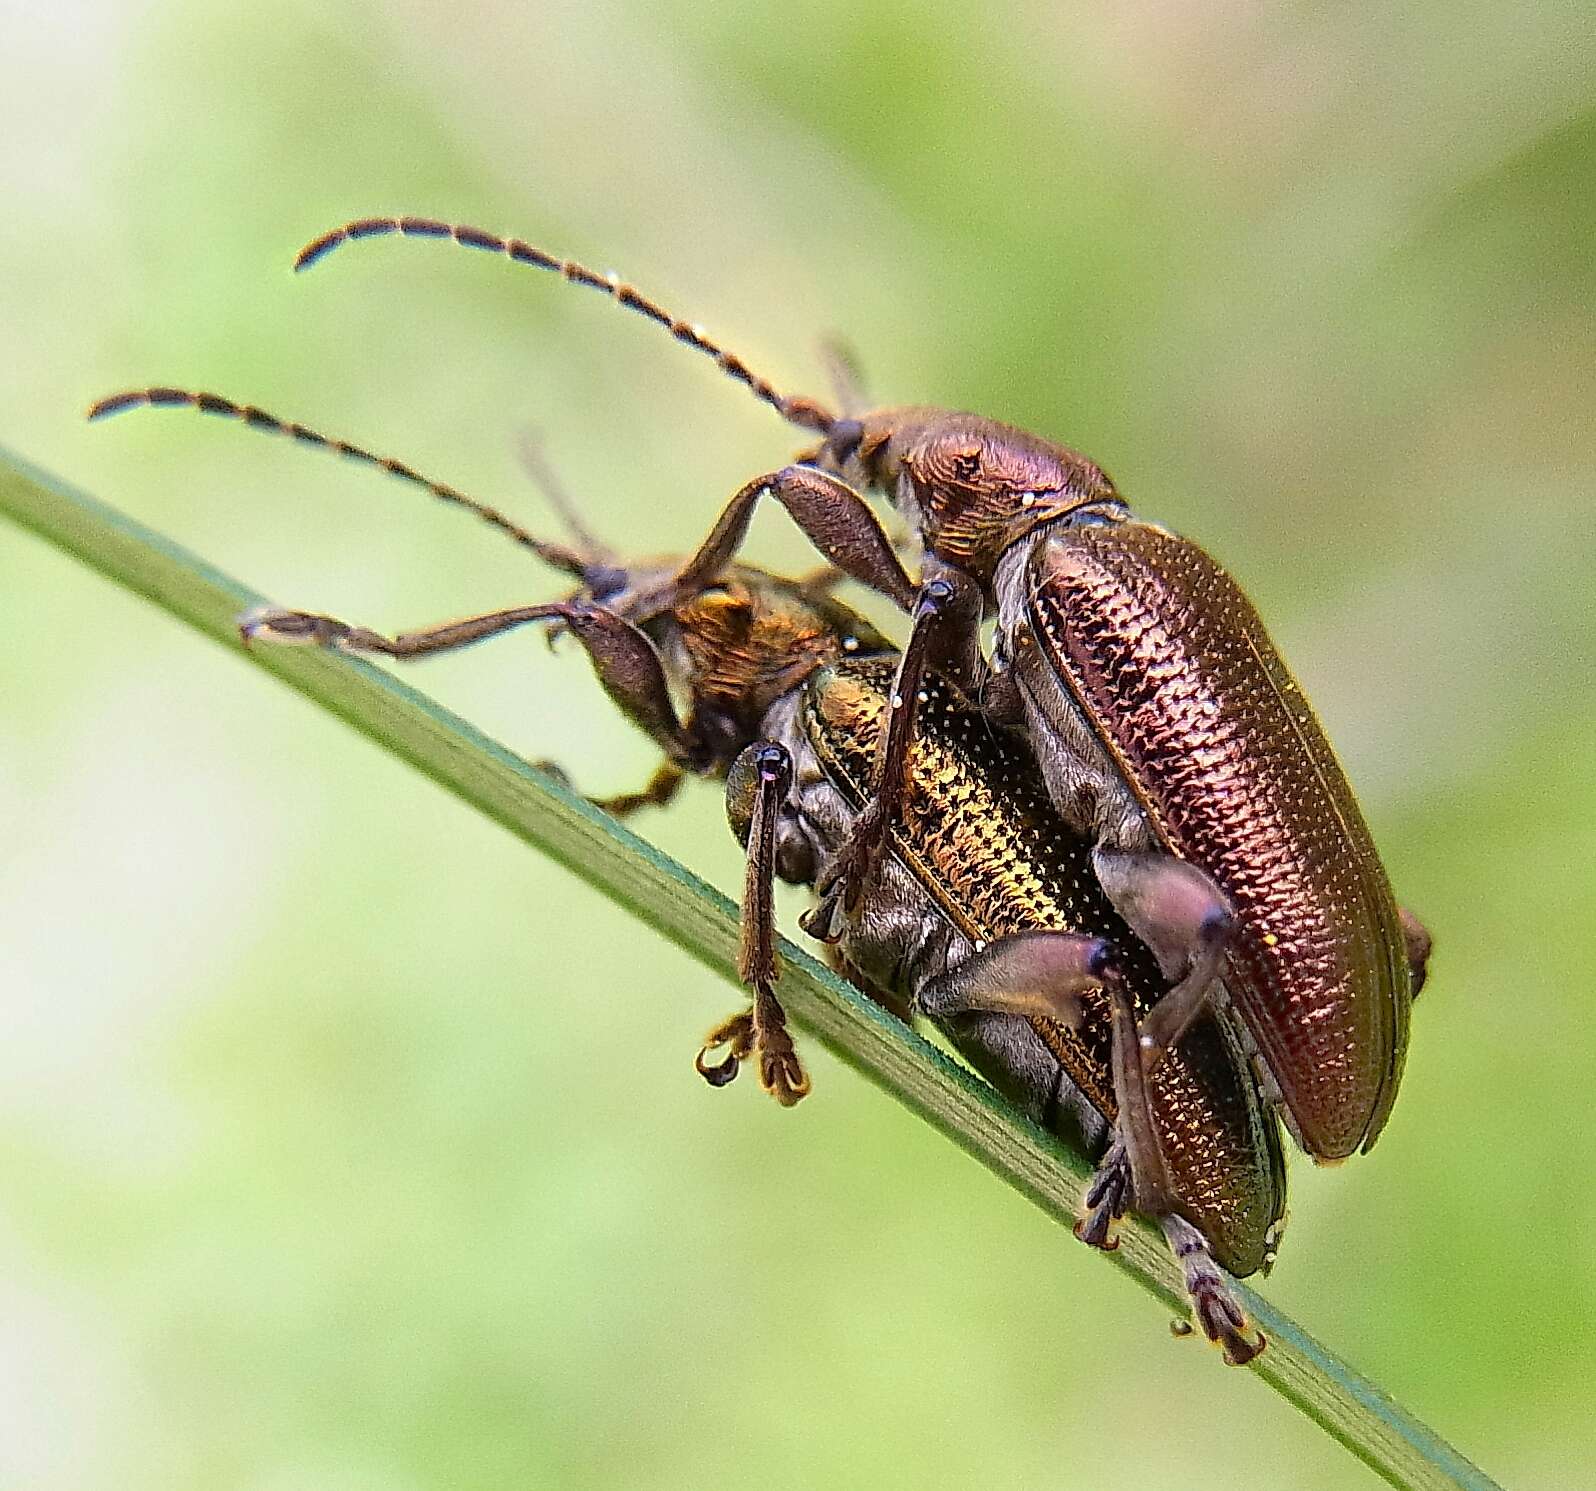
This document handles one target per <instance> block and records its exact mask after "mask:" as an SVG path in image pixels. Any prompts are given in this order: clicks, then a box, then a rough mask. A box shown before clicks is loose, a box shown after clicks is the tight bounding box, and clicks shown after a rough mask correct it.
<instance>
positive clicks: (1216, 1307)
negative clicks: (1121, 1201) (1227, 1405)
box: [1158, 1212, 1268, 1367]
mask: <svg viewBox="0 0 1596 1491" xmlns="http://www.w3.org/2000/svg"><path fill="white" fill-rule="evenodd" d="M1158 1225H1159V1226H1160V1227H1161V1228H1162V1229H1163V1232H1164V1237H1165V1239H1166V1240H1167V1242H1168V1243H1169V1251H1170V1252H1171V1253H1173V1254H1174V1255H1175V1261H1176V1262H1177V1263H1178V1264H1179V1265H1180V1272H1181V1279H1182V1282H1183V1283H1184V1284H1185V1286H1186V1297H1187V1298H1188V1299H1189V1300H1190V1301H1191V1308H1192V1318H1193V1319H1194V1320H1195V1321H1196V1322H1197V1325H1198V1327H1199V1328H1200V1329H1201V1330H1202V1333H1203V1334H1204V1335H1205V1336H1207V1337H1208V1339H1209V1340H1210V1341H1213V1342H1215V1343H1216V1344H1217V1345H1218V1347H1219V1349H1220V1350H1221V1351H1223V1352H1224V1354H1225V1360H1226V1361H1227V1362H1229V1363H1230V1365H1231V1366H1233V1367H1244V1366H1246V1365H1247V1363H1248V1362H1250V1361H1251V1360H1252V1359H1253V1358H1254V1357H1255V1356H1257V1355H1258V1353H1259V1352H1261V1351H1262V1350H1263V1349H1264V1347H1265V1346H1266V1345H1268V1340H1267V1338H1266V1337H1265V1336H1264V1333H1263V1332H1262V1331H1261V1330H1259V1329H1258V1327H1257V1326H1255V1325H1253V1324H1252V1323H1251V1322H1250V1321H1249V1320H1248V1319H1247V1312H1246V1311H1245V1310H1243V1309H1242V1308H1241V1305H1240V1304H1239V1303H1238V1301H1237V1299H1236V1296H1235V1295H1234V1294H1233V1293H1232V1292H1231V1288H1230V1284H1229V1281H1228V1280H1227V1279H1226V1278H1225V1275H1224V1272H1223V1271H1222V1270H1221V1269H1220V1267H1219V1265H1218V1264H1217V1263H1215V1262H1214V1257H1213V1254H1212V1253H1210V1252H1209V1251H1208V1244H1207V1243H1206V1242H1205V1241H1204V1240H1203V1235H1202V1233H1200V1232H1199V1231H1198V1230H1197V1229H1196V1228H1195V1227H1193V1226H1192V1224H1191V1223H1190V1222H1188V1221H1187V1220H1186V1219H1185V1217H1183V1216H1181V1215H1179V1214H1178V1213H1177V1212H1169V1213H1168V1214H1167V1215H1165V1216H1162V1217H1160V1218H1159V1219H1158Z"/></svg>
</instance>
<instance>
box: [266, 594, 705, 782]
mask: <svg viewBox="0 0 1596 1491" xmlns="http://www.w3.org/2000/svg"><path fill="white" fill-rule="evenodd" d="M532 621H558V622H559V623H561V625H563V626H564V627H565V628H566V629H567V630H568V631H570V632H571V633H572V635H574V636H575V638H576V640H577V641H578V642H580V643H581V644H582V646H583V648H584V649H585V650H586V652H587V655H588V659H589V661H590V662H591V663H592V664H593V671H594V672H595V673H596V674H597V675H598V681H599V684H600V685H601V686H602V687H603V689H604V692H605V693H606V694H608V695H609V696H610V698H611V700H613V701H614V703H615V705H616V707H617V708H618V709H620V711H621V712H622V713H623V714H624V715H625V716H626V717H627V718H628V719H629V720H631V721H632V722H633V724H635V725H637V726H638V727H639V728H640V729H641V730H642V731H643V732H644V733H645V734H646V735H647V736H648V737H649V738H650V739H651V740H654V741H656V742H657V743H658V744H659V745H660V746H661V748H662V749H663V750H664V751H665V754H666V756H667V757H668V758H669V759H670V761H671V763H672V764H673V765H675V766H678V767H682V768H684V769H686V770H689V771H695V772H697V771H702V770H704V769H705V768H706V767H707V766H708V765H709V764H710V762H709V756H708V751H707V749H706V747H705V746H704V744H703V742H702V741H700V740H699V738H698V735H697V733H696V732H695V731H694V730H693V729H692V728H691V727H690V726H687V725H684V724H683V723H682V722H681V720H680V719H679V718H678V717H677V714H676V706H675V704H673V703H672V702H671V693H670V686H669V684H668V683H667V682H666V679H665V668H664V665H663V664H662V663H661V662H660V657H659V653H658V652H657V651H655V648H654V644H653V643H652V642H650V641H649V639H648V638H647V636H645V635H644V634H643V632H641V631H640V630H638V628H637V627H635V626H633V625H632V623H631V622H629V621H627V620H625V619H624V618H623V617H621V616H618V615H616V613H615V612H614V611H611V610H608V609H607V608H606V607H604V606H593V605H582V604H579V603H575V602H565V601H551V602H548V603H547V604H544V605H537V606H516V607H513V608H512V609H510V610H507V611H490V612H489V613H488V614H486V615H485V616H470V617H467V618H466V619H465V620H463V621H450V622H445V623H444V624H443V625H442V626H435V627H428V628H427V629H426V630H424V631H419V632H401V633H400V634H399V635H398V636H396V637H385V636H383V635H382V634H381V633H379V632H373V631H369V630H368V629H367V628H365V627H360V626H350V625H348V624H347V623H346V622H342V621H338V620H336V619H335V618H334V617H331V616H320V615H317V614H316V613H315V612H312V611H281V610H277V609H275V608H271V607H262V608H260V609H258V610H255V611H250V612H247V613H246V614H245V615H243V616H241V617H240V618H239V622H238V630H239V635H240V636H241V637H242V638H243V641H244V645H245V646H246V647H247V646H249V645H250V644H251V643H252V642H255V641H259V640H266V641H270V642H276V643H283V644H288V645H300V646H304V645H311V646H320V647H328V648H332V649H333V650H335V651H338V652H372V653H378V654H380V655H382V656H384V657H391V658H400V659H409V658H418V657H428V656H431V655H432V654H434V653H439V652H449V651H452V650H453V649H455V648H458V647H469V646H470V645H471V644H472V643H474V642H481V641H485V640H486V639H487V638H489V637H496V636H498V635H499V634H500V633H502V632H507V631H510V630H512V629H513V628H515V627H518V626H524V625H526V624H527V623H528V622H532ZM649 788H650V789H651V790H653V789H655V788H656V782H650V783H649ZM649 800H650V801H664V800H665V799H664V798H661V797H660V796H659V795H658V791H655V792H654V795H653V796H652V797H650V798H649ZM639 805H640V804H639Z"/></svg>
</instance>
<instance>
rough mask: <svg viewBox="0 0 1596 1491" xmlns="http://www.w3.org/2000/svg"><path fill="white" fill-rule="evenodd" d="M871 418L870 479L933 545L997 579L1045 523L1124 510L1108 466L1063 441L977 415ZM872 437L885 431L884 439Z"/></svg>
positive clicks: (912, 413) (917, 413)
mask: <svg viewBox="0 0 1596 1491" xmlns="http://www.w3.org/2000/svg"><path fill="white" fill-rule="evenodd" d="M888 413H889V414H891V413H896V414H897V415H898V416H899V419H898V422H897V423H896V424H895V425H893V426H892V427H891V429H890V431H889V432H888V433H886V435H885V438H884V439H882V438H881V437H880V434H879V433H878V432H877V431H876V430H875V428H874V425H875V422H876V421H877V420H882V421H884V420H885V419H886V418H887V416H886V415H880V416H873V417H872V418H871V419H867V420H866V421H864V426H865V438H864V440H863V441H862V442H861V446H860V450H861V456H862V457H863V458H864V459H865V462H866V464H867V466H868V467H869V468H870V475H871V476H872V478H873V479H874V481H875V482H876V484H877V485H879V486H880V487H881V489H882V490H883V491H885V492H886V493H887V494H888V495H889V496H890V497H891V498H892V500H893V502H894V503H895V505H896V506H897V507H898V509H899V510H900V511H901V512H903V513H904V515H905V516H906V517H908V518H910V519H911V521H913V522H915V524H916V526H917V528H918V529H919V532H920V534H921V536H922V538H923V539H924V541H925V545H926V547H927V549H929V550H930V551H931V552H933V553H934V554H936V555H937V556H938V557H939V558H941V559H943V560H945V561H946V562H948V563H950V564H954V565H957V566H958V567H959V568H960V569H962V570H964V571H965V572H966V573H968V574H971V575H973V576H974V577H975V578H976V579H978V580H980V581H981V582H982V583H983V584H990V583H991V580H992V578H993V575H994V573H995V571H996V568H997V562H998V559H999V557H1000V556H1001V555H1002V554H1003V552H1004V551H1005V550H1006V549H1008V548H1009V547H1010V546H1011V545H1013V544H1015V543H1017V542H1018V541H1019V540H1020V539H1022V538H1024V537H1025V535H1026V534H1027V533H1029V532H1030V531H1031V530H1032V529H1034V528H1035V527H1036V526H1037V525H1038V524H1040V523H1045V522H1048V521H1050V520H1051V519H1054V518H1058V517H1062V516H1063V515H1064V514H1066V513H1072V512H1077V511H1079V510H1080V509H1081V508H1083V507H1088V506H1093V505H1103V506H1105V507H1109V508H1114V509H1117V508H1118V507H1119V506H1120V503H1119V498H1118V494H1117V493H1116V492H1115V490H1114V484H1113V482H1112V481H1111V480H1110V479H1109V477H1108V476H1107V474H1106V473H1105V472H1104V471H1103V470H1102V468H1101V467H1099V466H1097V465H1096V464H1094V463H1093V462H1091V461H1088V460H1087V459H1086V458H1085V457H1084V456H1082V455H1079V454H1077V453H1076V452H1075V451H1072V450H1069V449H1067V448H1066V447H1064V446H1062V445H1055V444H1054V443H1053V442H1052V441H1049V440H1044V439H1042V438H1040V437H1039V436H1036V435H1032V434H1028V433H1027V432H1026V431H1024V430H1018V429H1015V428H1014V427H1013V426H1012V425H1005V424H1000V423H999V422H998V421H997V420H994V419H986V418H984V417H983V416H981V415H976V414H954V413H948V412H947V411H944V410H919V409H916V410H900V411H889V412H888ZM872 436H875V437H876V438H875V441H874V443H873V442H872Z"/></svg>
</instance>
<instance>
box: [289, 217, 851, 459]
mask: <svg viewBox="0 0 1596 1491" xmlns="http://www.w3.org/2000/svg"><path fill="white" fill-rule="evenodd" d="M393 234H399V235H401V236H403V237H406V238H450V239H453V240H454V242H456V243H458V244H460V245H462V246H463V247H465V248H474V249H482V250H484V251H486V252H488V253H491V254H503V255H504V256H505V257H506V258H509V259H514V260H515V262H516V263H517V264H530V265H532V266H533V267H534V268H536V269H546V270H548V271H550V273H552V274H557V275H559V276H560V277H561V278H562V279H565V280H568V281H570V283H571V284H573V285H586V286H587V287H588V289H590V290H597V291H599V292H600V293H601V294H603V295H608V296H609V297H610V299H611V300H614V301H617V302H619V303H620V304H621V305H623V306H625V307H626V308H627V309H628V310H632V311H636V312H638V314H639V315H643V316H646V317H647V318H648V319H649V320H650V321H653V322H655V323H656V324H657V325H659V326H663V327H664V328H665V329H666V330H667V331H668V332H669V333H670V334H671V335H672V336H673V337H675V338H676V340H677V341H678V342H681V343H683V344H685V345H686V346H689V347H692V348H693V349H694V350H695V351H698V352H702V353H703V354H704V355H705V356H706V357H710V358H713V359H714V362H715V365H716V366H717V367H719V368H720V370H721V372H723V373H725V374H726V375H727V376H728V377H729V378H733V379H735V380H736V381H737V382H738V383H741V384H743V385H744V387H746V388H747V389H748V390H749V392H751V393H752V394H753V396H754V397H755V398H756V399H759V400H760V401H761V402H762V403H766V404H769V405H770V407H771V408H772V409H774V410H775V411H776V413H778V414H779V415H781V417H782V418H783V419H785V420H786V421H787V422H788V423H789V424H794V425H797V426H799V428H801V429H805V430H813V431H815V433H817V434H819V435H826V434H829V433H830V431H831V427H832V425H834V424H835V423H836V422H837V416H836V415H835V414H833V413H831V411H830V410H828V409H826V408H825V407H823V406H822V405H820V404H818V403H816V402H815V401H814V400H813V399H806V398H800V397H796V396H793V395H788V394H782V393H778V392H777V391H776V389H775V388H774V387H773V386H772V385H771V384H770V383H769V382H768V381H767V380H766V379H764V378H761V377H760V376H759V375H758V374H757V373H755V372H754V371H753V370H752V369H750V368H749V366H748V364H747V363H745V362H744V361H743V360H742V358H740V357H738V356H736V355H735V354H734V353H731V352H728V351H727V350H726V349H725V348H724V347H721V346H720V345H718V344H717V343H715V342H712V341H711V340H710V339H709V337H708V335H707V334H706V333H705V331H704V328H703V327H702V326H698V325H695V324H694V323H692V322H690V321H682V320H679V319H677V318H676V317H675V316H672V315H671V314H670V312H669V311H667V310H665V309H664V308H663V307H662V306H659V305H656V304H655V302H654V301H652V300H650V299H648V297H647V296H645V295H643V294H642V293H641V292H639V291H638V290H636V289H635V288H634V287H633V286H631V285H628V284H626V283H625V282H624V281H623V280H622V279H621V278H620V276H619V275H617V274H614V273H610V274H600V273H599V272H598V271H597V270H594V269H589V268H588V267H587V266H586V265H585V264H578V263H577V262H576V260H574V259H561V258H558V257H557V256H556V255H554V254H551V253H548V252H547V251H545V250H544V249H540V248H537V247H535V246H534V245H532V244H530V243H526V242H524V241H523V240H522V239H519V238H501V237H500V236H499V235H498V234H497V233H485V232H484V231H483V230H482V229H481V228H470V227H466V226H465V225H464V224H461V223H442V222H437V221H435V220H434V219H432V218H425V217H364V218H359V219H357V220H356V221H355V222H352V223H345V224H344V225H343V226H342V227H340V228H334V229H333V230H332V231H331V232H330V233H323V234H322V235H321V237H320V238H317V239H315V240H314V241H313V242H311V243H308V244H306V245H305V247H304V248H302V249H301V250H300V251H299V253H298V255H297V256H296V257H295V259H294V269H295V271H296V272H297V271H299V270H301V269H309V268H310V266H311V265H312V264H315V263H316V262H317V261H318V260H320V259H323V258H325V257H326V256H327V255H328V254H330V253H331V252H332V251H333V250H334V249H335V248H337V247H338V245H339V244H341V243H351V242H353V241H355V240H356V239H360V238H385V237H389V236H390V235H393Z"/></svg>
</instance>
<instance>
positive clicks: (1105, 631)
mask: <svg viewBox="0 0 1596 1491" xmlns="http://www.w3.org/2000/svg"><path fill="white" fill-rule="evenodd" d="M1029 595H1030V621H1031V626H1032V629H1033V631H1034V633H1035V635H1036V637H1037V638H1038V640H1039V643H1040V645H1041V646H1042V648H1043V650H1044V652H1045V653H1046V654H1047V656H1048V659H1049V661H1050V662H1051V664H1052V666H1053V668H1054V670H1055V671H1056V672H1057V674H1058V676H1059V677H1060V678H1062V679H1064V680H1065V682H1066V683H1067V685H1068V687H1069V689H1070V690H1071V692H1072V693H1073V695H1074V697H1075V700H1076V702H1077V703H1078V704H1079V705H1080V707H1081V709H1082V710H1083V711H1084V713H1085V715H1086V717H1087V719H1088V720H1089V721H1090V723H1091V725H1092V728H1093V729H1094V731H1095V732H1096V733H1097V735H1098V736H1099V738H1100V739H1102V740H1103V741H1104V742H1105V744H1106V745H1107V747H1108V749H1109V750H1110V752H1111V753H1112V755H1113V756H1114V758H1115V760H1116V762H1117V764H1118V766H1119V769H1120V771H1121V773H1122V774H1123V776H1124V778H1125V780H1126V782H1127V783H1128V784H1129V786H1130V788H1131V790H1132V791H1133V792H1134V793H1135V795H1136V798H1137V800H1138V801H1139V802H1140V804H1141V806H1142V808H1143V810H1144V811H1145V812H1146V814H1147V816H1148V819H1149V820H1150V822H1151V824H1152V827H1153V829H1154V831H1155V832H1156V833H1157V835H1158V837H1159V838H1160V840H1162V842H1163V843H1164V844H1165V846H1167V847H1168V848H1169V849H1170V850H1171V851H1172V852H1173V853H1174V854H1176V855H1177V856H1178V857H1180V858H1181V859H1184V860H1187V861H1189V862H1190V863H1192V864H1194V865H1196V866H1198V867H1199V868H1200V869H1202V870H1204V871H1206V872H1207V873H1208V874H1209V875H1210V876H1211V877H1212V878H1213V879H1214V881H1215V882H1216V883H1217V884H1218V885H1219V887H1220V889H1221V890H1222V891H1223V892H1224V893H1225V895H1226V896H1227V897H1228V898H1229V900H1230V902H1231V906H1232V909H1233V910H1234V911H1235V912H1236V918H1237V931H1236V934H1235V937H1234V940H1233V943H1232V948H1231V952H1230V954H1229V973H1228V975H1227V978H1226V983H1227V986H1228V987H1229V988H1230V990H1231V994H1232V997H1233V998H1234V1000H1235V1001H1236V1004H1237V1006H1238V1008H1239V1011H1240V1013H1241V1015H1242V1017H1243V1020H1244V1021H1245V1023H1246V1026H1247V1028H1248V1030H1249V1032H1250V1033H1251V1035H1252V1036H1253V1037H1254V1039H1255V1040H1256V1042H1257V1046H1258V1049H1259V1053H1260V1056H1261V1058H1262V1060H1263V1062H1264V1064H1265V1065H1266V1066H1267V1067H1268V1070H1269V1072H1270V1073H1271V1075H1272V1076H1273V1078H1274V1080H1275V1081H1276V1082H1277V1083H1278V1084H1279V1087H1280V1093H1281V1098H1282V1101H1283V1102H1284V1104H1285V1107H1286V1109H1287V1114H1288V1120H1289V1122H1290V1123H1291V1125H1292V1127H1293V1130H1294V1132H1296V1133H1297V1135H1298V1137H1299V1139H1300V1140H1301V1142H1302V1145H1303V1147H1304V1148H1305V1149H1306V1150H1308V1152H1309V1153H1310V1154H1312V1155H1313V1156H1314V1157H1315V1158H1316V1159H1321V1160H1335V1159H1341V1158H1344V1157H1345V1156H1347V1155H1350V1154H1351V1153H1353V1151H1354V1150H1356V1149H1357V1148H1358V1147H1359V1146H1360V1145H1361V1146H1362V1147H1363V1148H1364V1149H1368V1148H1369V1147H1370V1146H1371V1145H1372V1144H1373V1143H1374V1141H1375V1138H1376V1137H1377V1136H1378V1134H1379V1132H1380V1129H1381V1128H1382V1126H1383V1125H1384V1123H1385V1120H1386V1117H1387V1116H1388V1114H1389V1113H1390V1110H1391V1104H1392V1102H1393V1101H1394V1100H1395V1098H1396V1090H1397V1084H1398V1081H1399V1080H1400V1077H1401V1073H1402V1062H1403V1057H1404V1054H1405V1052H1406V1049H1407V1030H1408V1010H1409V1006H1410V1004H1411V1000H1412V996H1411V992H1410V978H1409V972H1408V966H1407V961H1406V957H1405V953H1404V947H1403V937H1402V929H1401V924H1400V921H1399V920H1398V914H1397V908H1396V902H1395V900H1394V899H1393V897H1392V893H1391V886H1390V883H1389V881H1388V880H1387V878H1386V874H1385V870H1384V867H1383V866H1382V865H1381V863H1380V859H1379V856H1378V854H1376V852H1375V848H1374V843H1373V840H1372V839H1371V837H1370V835H1369V830H1368V827H1367V826H1366V824H1365V823H1364V820H1363V815H1362V814H1361V813H1360V812H1359V810H1358V805H1357V802H1356V801H1355V800H1354V798H1353V796H1352V791H1351V788H1350V787H1349V786H1348V785H1347V781H1346V777H1345V776H1344V775H1343V773H1342V771H1341V768H1340V766H1339V764H1338V763H1337V762H1336V759H1335V756H1334V753H1333V752H1332V751H1331V748H1330V743H1329V741H1328V740H1327V739H1326V738H1325V735H1324V731H1323V730H1322V728H1321V727H1320V725H1319V722H1318V720H1317V719H1315V718H1314V715H1313V711H1312V710H1311V709H1310V708H1309V706H1308V703H1307V701H1306V699H1304V697H1303V695H1302V692H1301V690H1300V689H1299V688H1298V686H1297V684H1296V682H1295V680H1294V679H1293V678H1292V677H1291V674H1290V673H1289V672H1288V671H1287V669H1286V665H1285V664H1284V663H1283V662H1282V661H1281V659H1280V655H1279V654H1278V653H1277V652H1276V651H1275V648H1274V644H1273V643H1272V642H1271V641H1270V640H1269V637H1268V635H1267V634H1266V633H1265V631H1264V628H1263V623H1262V622H1261V621H1260V620H1259V619H1258V613H1257V612H1256V611H1255V610H1254V609H1253V606H1252V603H1251V602H1250V601H1249V600H1248V599H1247V598H1246V596H1245V595H1243V594H1242V593H1241V591H1240V589H1239V588H1238V587H1237V585H1236V583H1235V582H1234V581H1233V580H1232V579H1231V578H1230V577H1229V576H1228V575H1227V574H1226V573H1225V572H1224V571H1223V570H1222V569H1220V568H1219V566H1218V565H1217V564H1215V563H1214V561H1213V560H1212V559H1210V558H1209V557H1208V556H1207V555H1206V554H1204V553H1203V552H1202V550H1201V549H1199V548H1197V547H1196V545H1194V544H1191V543H1188V542H1186V541H1185V540H1183V539H1180V538H1177V537H1175V536H1174V535H1172V534H1169V533H1166V532H1165V531H1164V530H1162V529H1159V528H1155V527H1152V526H1150V525H1148V524H1144V523H1137V522H1126V523H1119V524H1112V525H1103V526H1083V527H1078V528H1067V529H1064V530H1063V531H1062V532H1061V533H1059V534H1057V535H1056V536H1054V537H1053V538H1052V539H1051V540H1050V541H1049V542H1048V543H1046V544H1045V545H1042V546H1039V548H1038V551H1037V554H1036V556H1035V557H1034V558H1033V560H1032V566H1031V576H1030V585H1029Z"/></svg>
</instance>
